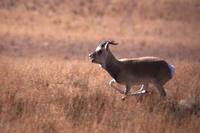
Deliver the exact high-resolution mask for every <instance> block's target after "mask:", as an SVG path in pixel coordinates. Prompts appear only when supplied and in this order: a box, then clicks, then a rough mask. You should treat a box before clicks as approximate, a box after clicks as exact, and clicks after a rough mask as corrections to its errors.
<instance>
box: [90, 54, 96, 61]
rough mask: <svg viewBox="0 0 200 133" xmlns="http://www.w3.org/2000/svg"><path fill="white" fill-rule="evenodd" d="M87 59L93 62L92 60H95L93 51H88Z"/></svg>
mask: <svg viewBox="0 0 200 133" xmlns="http://www.w3.org/2000/svg"><path fill="white" fill-rule="evenodd" d="M89 59H90V60H91V62H94V60H95V53H90V54H89Z"/></svg>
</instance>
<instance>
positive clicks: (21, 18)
mask: <svg viewBox="0 0 200 133" xmlns="http://www.w3.org/2000/svg"><path fill="white" fill-rule="evenodd" d="M199 23H200V2H199V1H198V0H139V1H138V0H110V1H106V0H103V1H102V0H85V1H84V0H75V1H71V0H1V1H0V29H1V30H0V40H1V41H0V54H1V55H6V56H19V57H24V56H25V57H33V56H54V57H55V56H56V57H59V58H60V57H61V58H64V59H72V58H78V59H85V58H87V57H86V56H87V55H88V53H89V52H90V51H92V50H93V49H94V48H95V47H96V46H97V45H98V43H99V42H101V41H102V40H105V39H111V40H115V41H117V42H119V43H120V45H119V46H118V48H117V49H116V50H115V51H116V54H117V55H118V56H128V57H129V56H145V55H155V56H162V57H173V58H188V57H190V56H191V53H193V54H195V55H196V54H199V53H198V52H199V50H200V48H199V45H200V44H199V42H200V41H199V40H200V38H199V36H200V26H199ZM165 51H167V52H165ZM197 56H198V55H197ZM192 58H193V57H192Z"/></svg>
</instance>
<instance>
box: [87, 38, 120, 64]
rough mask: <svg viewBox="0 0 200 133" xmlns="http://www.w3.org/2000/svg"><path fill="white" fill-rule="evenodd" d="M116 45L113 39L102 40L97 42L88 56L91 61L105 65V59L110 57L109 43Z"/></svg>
mask: <svg viewBox="0 0 200 133" xmlns="http://www.w3.org/2000/svg"><path fill="white" fill-rule="evenodd" d="M110 44H111V45H117V43H116V42H114V41H103V42H102V43H100V44H99V46H98V47H97V48H96V50H95V51H94V52H92V53H90V54H89V58H90V60H91V61H92V63H97V64H100V65H103V66H104V65H105V63H106V61H107V60H108V59H109V58H110V55H111V53H110V50H109V45H110Z"/></svg>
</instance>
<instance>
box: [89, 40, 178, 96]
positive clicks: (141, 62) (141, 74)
mask: <svg viewBox="0 0 200 133" xmlns="http://www.w3.org/2000/svg"><path fill="white" fill-rule="evenodd" d="M110 44H111V45H117V44H118V43H116V42H114V41H104V42H102V43H100V45H99V46H98V47H97V48H96V50H95V51H94V52H93V53H91V54H89V58H90V60H91V61H92V63H97V64H100V65H101V66H102V68H104V69H105V70H106V71H107V72H108V73H109V74H110V75H111V77H112V78H113V79H112V80H111V81H110V82H109V85H110V86H111V87H113V88H114V89H115V90H117V91H118V92H120V93H121V94H124V95H125V96H123V97H122V100H124V99H125V98H126V97H127V96H133V95H140V94H144V93H146V92H147V88H148V85H149V83H152V84H153V85H155V87H156V88H157V89H158V91H159V93H160V96H161V97H164V96H166V92H165V90H164V87H163V86H164V85H165V83H166V82H167V81H169V80H170V79H171V78H172V77H173V76H174V74H175V67H174V66H173V65H171V64H168V63H167V62H166V61H165V60H163V59H161V58H158V57H140V58H131V59H116V58H115V56H114V55H113V54H112V52H111V51H110V49H109V45H110ZM116 82H117V83H119V84H122V85H125V90H121V89H119V88H117V87H115V86H113V83H116ZM133 85H141V88H140V89H139V90H138V91H136V92H133V93H130V94H129V92H130V89H131V88H132V86H133Z"/></svg>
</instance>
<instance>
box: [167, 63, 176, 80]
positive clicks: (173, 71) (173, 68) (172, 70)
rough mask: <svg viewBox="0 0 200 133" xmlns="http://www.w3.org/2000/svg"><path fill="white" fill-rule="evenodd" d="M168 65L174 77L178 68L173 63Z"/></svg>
mask: <svg viewBox="0 0 200 133" xmlns="http://www.w3.org/2000/svg"><path fill="white" fill-rule="evenodd" d="M168 67H169V70H170V74H171V77H173V76H174V75H175V70H176V69H175V66H174V65H172V64H169V65H168Z"/></svg>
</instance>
